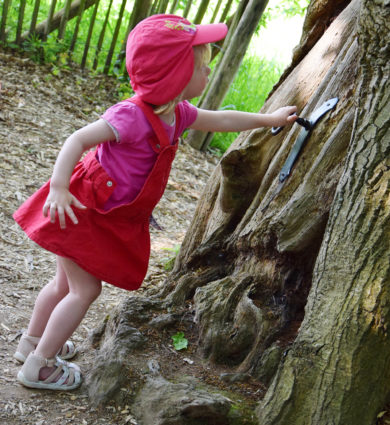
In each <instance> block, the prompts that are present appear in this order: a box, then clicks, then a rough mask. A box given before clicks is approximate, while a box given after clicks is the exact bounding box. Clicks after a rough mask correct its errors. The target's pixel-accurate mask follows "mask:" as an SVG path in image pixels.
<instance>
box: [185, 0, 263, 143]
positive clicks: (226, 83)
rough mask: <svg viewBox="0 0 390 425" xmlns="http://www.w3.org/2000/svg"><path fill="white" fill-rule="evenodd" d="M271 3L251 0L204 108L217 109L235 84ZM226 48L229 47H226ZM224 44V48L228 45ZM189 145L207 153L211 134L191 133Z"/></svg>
mask: <svg viewBox="0 0 390 425" xmlns="http://www.w3.org/2000/svg"><path fill="white" fill-rule="evenodd" d="M267 3H268V0H250V1H249V3H248V5H247V7H246V8H245V12H244V14H243V15H242V18H241V20H240V22H239V24H238V26H237V29H236V31H235V32H234V34H233V35H232V37H231V38H230V42H229V45H228V46H227V48H226V51H225V52H224V55H223V57H222V59H221V62H220V65H219V67H218V70H217V72H216V74H215V76H214V78H213V79H212V81H211V84H210V87H209V90H208V92H207V94H206V96H205V98H204V100H203V102H202V104H201V107H202V108H205V109H214V110H215V109H218V108H219V106H220V105H221V103H222V101H223V99H224V97H225V95H226V93H227V91H228V89H229V87H230V84H231V83H232V81H233V79H234V77H235V75H236V73H237V70H238V68H239V67H240V64H241V61H242V59H243V57H244V55H245V52H246V50H247V47H248V44H249V42H250V40H251V38H252V35H253V33H254V32H255V30H256V28H257V25H258V23H259V21H260V18H261V16H262V14H263V12H264V10H265V7H266V6H267ZM225 44H226V43H225ZM225 44H224V45H225ZM187 141H188V143H189V144H190V145H191V146H192V147H194V148H195V149H199V150H206V149H207V147H208V144H209V143H210V141H211V138H210V134H209V135H208V134H207V133H204V132H201V131H196V130H190V131H189V132H188V136H187Z"/></svg>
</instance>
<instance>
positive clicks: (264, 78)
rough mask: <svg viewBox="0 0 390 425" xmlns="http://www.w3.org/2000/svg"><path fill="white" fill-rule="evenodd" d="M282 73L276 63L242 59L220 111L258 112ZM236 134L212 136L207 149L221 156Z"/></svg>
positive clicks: (252, 58) (264, 60)
mask: <svg viewBox="0 0 390 425" xmlns="http://www.w3.org/2000/svg"><path fill="white" fill-rule="evenodd" d="M282 71H283V67H282V65H280V64H278V63H277V62H276V61H268V60H267V59H263V58H258V57H257V56H248V55H247V56H245V58H244V60H243V62H242V64H241V67H240V69H239V71H238V73H237V75H236V78H235V79H234V82H233V84H232V85H231V87H230V89H229V92H228V94H227V95H226V98H225V100H224V102H223V104H222V106H221V108H220V109H222V110H226V109H232V110H240V111H248V112H258V111H259V110H260V108H261V107H262V105H263V104H264V102H265V100H266V98H267V96H268V93H269V92H270V90H271V89H272V87H273V86H274V84H275V83H276V82H277V81H278V79H279V77H280V75H281V73H282ZM237 135H238V133H215V134H214V137H213V139H212V141H211V144H210V148H211V150H212V151H216V153H218V152H219V153H220V154H222V153H223V152H225V151H226V149H227V148H228V147H229V146H230V145H231V143H232V142H233V141H234V140H235V139H236V138H237Z"/></svg>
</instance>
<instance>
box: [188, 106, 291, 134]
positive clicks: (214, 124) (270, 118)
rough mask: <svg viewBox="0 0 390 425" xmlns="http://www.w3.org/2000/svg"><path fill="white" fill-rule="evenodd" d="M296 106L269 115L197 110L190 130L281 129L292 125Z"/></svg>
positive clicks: (286, 107) (285, 107)
mask: <svg viewBox="0 0 390 425" xmlns="http://www.w3.org/2000/svg"><path fill="white" fill-rule="evenodd" d="M296 111H297V107H296V106H284V107H283V108H280V109H277V110H276V111H275V112H273V113H271V114H254V113H250V112H241V111H208V110H206V109H198V116H197V118H196V120H195V122H194V123H193V124H192V125H191V127H190V128H192V129H193V130H201V131H212V132H219V131H220V132H227V131H244V130H252V129H254V128H259V127H282V126H285V125H287V124H291V123H293V122H294V121H295V120H296V119H297V118H298V117H297V115H294V114H295V112H296Z"/></svg>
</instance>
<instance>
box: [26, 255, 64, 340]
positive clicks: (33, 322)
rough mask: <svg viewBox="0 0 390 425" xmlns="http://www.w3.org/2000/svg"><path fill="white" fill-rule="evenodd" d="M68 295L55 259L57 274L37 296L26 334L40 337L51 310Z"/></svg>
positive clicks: (62, 272)
mask: <svg viewBox="0 0 390 425" xmlns="http://www.w3.org/2000/svg"><path fill="white" fill-rule="evenodd" d="M68 293H69V286H68V279H67V277H66V274H65V271H64V269H63V268H62V265H61V264H60V262H59V261H58V258H57V272H56V275H55V277H54V279H53V280H52V281H51V282H49V283H48V284H47V285H46V286H45V287H44V288H42V290H41V291H40V293H39V294H38V297H37V299H36V301H35V305H34V310H33V313H32V315H31V319H30V323H29V325H28V329H27V334H28V335H30V336H36V337H41V336H42V334H43V331H44V330H45V328H46V324H47V322H48V320H49V317H50V315H51V313H52V311H53V309H54V308H55V307H56V306H57V304H58V303H59V302H60V301H61V300H62V299H63V298H64V297H65V296H66V295H67V294H68Z"/></svg>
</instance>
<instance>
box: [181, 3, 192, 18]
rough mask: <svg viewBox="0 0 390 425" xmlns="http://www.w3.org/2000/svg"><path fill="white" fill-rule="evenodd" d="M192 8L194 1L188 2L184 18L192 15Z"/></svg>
mask: <svg viewBox="0 0 390 425" xmlns="http://www.w3.org/2000/svg"><path fill="white" fill-rule="evenodd" d="M191 6H192V0H188V1H187V4H186V8H185V9H184V13H183V17H184V18H187V17H188V14H189V13H190V9H191Z"/></svg>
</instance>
